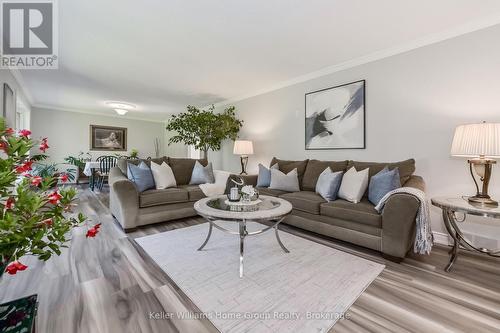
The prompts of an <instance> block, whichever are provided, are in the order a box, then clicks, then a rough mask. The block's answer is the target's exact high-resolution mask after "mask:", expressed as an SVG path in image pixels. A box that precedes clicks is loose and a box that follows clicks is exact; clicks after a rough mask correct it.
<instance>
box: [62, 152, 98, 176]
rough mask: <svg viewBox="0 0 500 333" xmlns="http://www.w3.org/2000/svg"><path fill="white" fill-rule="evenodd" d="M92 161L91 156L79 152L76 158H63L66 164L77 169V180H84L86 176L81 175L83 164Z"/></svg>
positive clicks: (83, 168)
mask: <svg viewBox="0 0 500 333" xmlns="http://www.w3.org/2000/svg"><path fill="white" fill-rule="evenodd" d="M91 160H92V155H90V153H89V152H87V153H84V152H83V151H81V152H80V153H79V154H78V156H71V155H70V156H68V157H66V158H64V161H65V162H66V163H68V164H71V165H74V166H76V167H78V178H86V177H87V175H85V174H84V173H83V170H85V162H89V161H91Z"/></svg>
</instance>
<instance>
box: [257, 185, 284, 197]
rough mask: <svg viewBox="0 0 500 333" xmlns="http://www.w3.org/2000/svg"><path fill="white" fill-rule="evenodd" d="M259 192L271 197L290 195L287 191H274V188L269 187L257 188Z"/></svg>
mask: <svg viewBox="0 0 500 333" xmlns="http://www.w3.org/2000/svg"><path fill="white" fill-rule="evenodd" d="M257 191H259V194H261V195H269V196H271V197H279V196H280V195H282V194H285V193H288V192H286V191H281V190H273V189H272V188H268V187H257Z"/></svg>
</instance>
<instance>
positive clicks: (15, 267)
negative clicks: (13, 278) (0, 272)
mask: <svg viewBox="0 0 500 333" xmlns="http://www.w3.org/2000/svg"><path fill="white" fill-rule="evenodd" d="M26 268H28V266H26V265H23V264H21V263H20V262H19V261H17V260H16V261H13V262H11V263H10V264H8V265H7V268H5V271H6V272H7V273H9V274H11V275H14V274H16V273H17V271H24V270H25V269H26Z"/></svg>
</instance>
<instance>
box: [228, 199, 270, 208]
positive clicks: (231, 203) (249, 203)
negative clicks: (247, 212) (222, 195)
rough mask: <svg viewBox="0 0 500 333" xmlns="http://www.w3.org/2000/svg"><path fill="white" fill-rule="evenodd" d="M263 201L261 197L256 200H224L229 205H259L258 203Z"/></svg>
mask: <svg viewBox="0 0 500 333" xmlns="http://www.w3.org/2000/svg"><path fill="white" fill-rule="evenodd" d="M261 202H262V200H260V199H257V200H254V201H250V202H243V201H229V199H226V201H224V203H225V204H226V205H229V206H254V205H257V204H259V203H261Z"/></svg>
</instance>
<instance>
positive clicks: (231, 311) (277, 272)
mask: <svg viewBox="0 0 500 333" xmlns="http://www.w3.org/2000/svg"><path fill="white" fill-rule="evenodd" d="M219 224H220V225H222V226H224V227H225V228H229V229H234V230H236V224H235V223H231V222H219ZM261 227H262V225H260V224H257V223H249V224H248V231H253V230H257V229H260V228H261ZM207 232H208V224H206V223H205V224H200V225H196V226H193V227H188V228H183V229H177V230H173V231H168V232H164V233H160V234H155V235H150V236H146V237H141V238H138V239H136V242H137V243H138V244H139V245H140V246H141V247H142V248H143V249H144V250H145V251H146V253H147V254H148V255H149V256H151V258H152V259H153V260H154V261H155V262H156V263H157V264H158V265H159V266H160V267H161V268H162V269H163V270H164V271H165V273H167V275H168V276H169V277H170V278H171V279H172V280H173V281H174V282H175V283H176V284H177V286H178V287H179V288H180V289H181V290H182V291H183V292H184V293H185V294H186V296H187V297H189V298H190V299H191V301H193V303H194V304H196V306H197V307H198V308H199V309H200V311H202V314H201V315H202V316H204V317H206V318H208V319H209V320H210V321H211V322H212V323H213V324H214V325H215V326H216V327H217V329H218V330H219V331H221V332H223V333H226V332H258V333H264V332H302V333H308V332H311V333H313V332H314V333H318V332H327V331H328V330H329V329H330V328H331V327H332V326H333V325H334V324H335V323H336V322H337V320H339V319H342V318H344V314H345V312H346V311H347V310H348V309H349V307H350V306H351V305H352V304H353V303H354V301H355V300H356V299H357V298H358V297H359V296H360V295H361V294H362V293H363V291H364V290H365V289H366V288H367V287H368V286H369V285H370V283H371V282H372V281H373V280H374V279H375V278H376V277H377V276H378V275H379V274H380V272H382V270H383V269H384V265H380V264H378V263H375V262H372V261H369V260H366V259H362V258H359V257H356V256H353V255H350V254H347V253H344V252H342V251H338V250H335V249H332V248H330V247H327V246H324V245H321V244H318V243H315V242H312V241H309V240H306V239H303V238H300V237H297V236H294V235H291V234H289V233H286V232H280V238H281V240H282V242H283V244H284V245H285V246H286V247H287V248H288V249H289V250H290V253H284V252H283V250H282V249H281V247H280V246H279V245H278V243H277V241H276V238H275V235H274V231H273V230H270V231H268V232H266V233H263V234H260V235H256V236H250V237H247V238H246V239H245V259H244V277H243V278H239V237H238V236H237V235H230V234H227V233H223V232H222V231H220V230H217V229H214V230H213V233H212V237H211V239H210V241H209V242H208V244H207V245H206V246H205V248H204V249H203V251H197V248H198V247H199V246H200V245H201V244H202V243H203V241H204V240H205V238H206V235H207ZM172 315H176V316H184V315H185V314H172Z"/></svg>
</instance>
